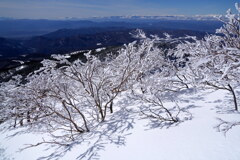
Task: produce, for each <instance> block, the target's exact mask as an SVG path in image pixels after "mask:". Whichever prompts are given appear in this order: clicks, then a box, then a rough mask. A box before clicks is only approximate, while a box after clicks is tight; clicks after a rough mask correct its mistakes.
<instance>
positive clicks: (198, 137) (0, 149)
mask: <svg viewBox="0 0 240 160" xmlns="http://www.w3.org/2000/svg"><path fill="white" fill-rule="evenodd" d="M172 96H174V100H175V101H176V102H177V103H178V105H179V106H180V107H181V108H185V110H188V111H189V113H190V114H183V115H180V119H181V120H182V122H180V123H178V124H177V125H174V126H166V125H165V126H164V125H159V124H158V123H157V122H153V121H150V120H149V119H143V117H142V116H141V114H140V112H139V106H141V105H140V104H139V103H137V102H134V101H132V102H129V101H127V99H126V96H125V95H123V96H122V97H121V98H119V99H118V102H117V103H116V106H117V107H116V108H115V112H114V113H113V114H112V115H110V116H109V117H108V120H106V121H105V122H103V123H101V124H100V125H99V126H98V128H96V130H95V131H92V132H90V133H86V134H85V135H83V136H82V137H79V139H78V140H77V141H76V142H74V144H72V145H70V146H68V147H61V148H58V147H54V146H52V145H49V144H47V145H41V146H38V147H33V148H30V149H26V150H23V151H22V152H18V151H19V149H20V148H23V147H24V144H34V143H37V142H39V141H41V140H42V138H44V139H47V136H46V135H44V134H42V133H32V132H31V133H28V132H27V131H25V132H22V133H21V132H19V131H21V130H22V129H18V130H12V131H1V133H0V155H1V156H0V159H16V160H34V159H44V158H45V159H63V160H69V159H99V160H113V159H114V160H134V159H137V160H146V159H149V160H239V159H240V147H239V142H240V134H239V133H240V127H239V126H236V127H234V128H232V129H231V130H229V131H228V132H227V133H226V135H224V134H223V133H222V132H218V129H217V128H216V126H217V125H218V124H219V123H220V121H219V120H218V119H217V118H222V119H223V120H226V121H240V116H239V113H238V112H234V111H232V110H233V104H232V102H231V95H228V93H227V92H224V91H213V90H205V91H202V90H201V91H196V90H185V91H183V92H182V93H181V94H179V95H172ZM172 98H173V97H168V99H169V102H167V103H165V105H171V104H172V102H171V99H172ZM4 126H5V125H4V124H2V125H1V126H0V127H1V129H3V127H4Z"/></svg>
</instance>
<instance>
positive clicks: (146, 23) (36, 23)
mask: <svg viewBox="0 0 240 160" xmlns="http://www.w3.org/2000/svg"><path fill="white" fill-rule="evenodd" d="M221 25H222V23H221V22H219V21H217V20H216V18H214V17H213V16H194V17H186V16H127V17H123V16H119V17H95V18H91V19H85V20H79V19H72V18H70V19H67V20H31V19H4V18H2V19H0V37H5V38H29V37H32V36H39V35H44V34H47V33H50V32H54V31H56V30H59V29H80V28H92V27H97V28H110V27H117V28H131V29H133V28H155V29H175V30H176V29H181V30H195V31H202V32H214V31H215V29H216V28H219V27H220V26H221Z"/></svg>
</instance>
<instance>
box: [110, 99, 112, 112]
mask: <svg viewBox="0 0 240 160" xmlns="http://www.w3.org/2000/svg"><path fill="white" fill-rule="evenodd" d="M110 113H113V101H112V102H111V103H110Z"/></svg>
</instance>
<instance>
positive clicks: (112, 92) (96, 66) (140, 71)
mask: <svg viewBox="0 0 240 160" xmlns="http://www.w3.org/2000/svg"><path fill="white" fill-rule="evenodd" d="M236 9H237V11H238V13H237V14H233V13H231V12H230V11H228V12H227V15H226V17H225V18H221V20H222V21H223V22H224V25H223V27H222V28H220V29H218V30H217V32H216V34H214V35H207V36H205V37H204V38H203V39H201V40H198V39H196V38H195V37H189V36H187V37H184V38H175V39H174V38H171V36H170V35H168V34H166V38H159V37H157V36H151V38H147V36H146V35H145V34H144V33H143V32H142V31H141V30H137V31H136V32H137V33H138V35H136V36H135V37H138V38H140V40H139V41H135V42H133V43H130V44H128V45H125V46H124V47H123V48H122V49H120V50H119V51H118V53H117V54H111V55H109V56H108V57H106V58H105V59H104V60H103V59H100V58H98V57H97V56H95V55H92V54H91V52H88V53H86V54H85V58H86V61H82V60H80V59H78V60H75V61H74V62H70V61H68V57H66V56H64V55H54V56H53V59H52V60H44V61H42V64H43V67H41V68H40V69H39V70H37V71H35V72H33V73H31V74H30V75H28V76H27V78H25V79H24V78H23V77H21V76H17V77H15V78H14V79H12V80H10V81H9V82H6V83H1V84H0V85H1V86H0V91H1V92H0V100H1V103H0V112H1V114H0V115H1V117H0V122H3V121H8V122H10V126H12V127H17V126H23V125H27V126H29V127H35V126H39V125H41V126H43V128H44V129H45V131H46V132H48V133H50V134H51V135H52V136H53V137H54V138H60V139H62V140H63V141H64V142H65V141H73V140H74V139H75V137H76V136H77V135H79V134H82V133H85V132H89V131H91V129H93V128H94V126H95V125H97V124H99V123H102V122H104V121H106V120H107V117H108V116H110V115H111V113H113V112H114V107H115V104H114V101H115V100H116V98H117V97H119V96H120V95H121V93H123V92H130V91H131V93H132V95H133V96H132V97H133V98H135V99H137V100H140V101H141V102H142V103H144V104H147V107H146V108H145V109H144V110H142V111H141V113H142V114H143V115H144V116H146V117H148V118H153V119H157V120H159V121H160V123H165V122H167V123H168V124H173V123H177V122H179V121H180V118H179V116H178V115H179V113H180V112H182V110H181V109H180V108H179V106H178V105H176V106H174V107H171V108H169V107H167V106H165V105H164V102H163V101H164V100H165V99H164V95H166V93H169V92H179V91H181V90H183V89H188V88H190V87H192V86H211V87H214V88H216V89H224V90H227V91H229V92H230V93H231V94H232V95H233V102H234V106H235V110H238V104H237V95H236V93H235V88H236V87H237V86H238V85H239V70H240V8H239V5H238V4H236ZM162 42H164V43H166V42H168V43H174V44H175V45H176V44H177V45H176V47H174V48H165V49H164V48H160V47H159V44H160V43H162ZM22 79H24V81H22ZM54 142H55V143H57V142H56V141H54ZM43 143H47V142H46V141H44V142H43Z"/></svg>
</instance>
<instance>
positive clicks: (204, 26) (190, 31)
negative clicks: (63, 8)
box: [0, 16, 222, 73]
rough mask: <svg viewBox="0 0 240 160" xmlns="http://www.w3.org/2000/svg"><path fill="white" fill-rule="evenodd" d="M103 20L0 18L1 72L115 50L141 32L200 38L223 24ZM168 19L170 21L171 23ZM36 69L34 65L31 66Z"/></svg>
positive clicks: (191, 21) (159, 19)
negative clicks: (79, 53)
mask: <svg viewBox="0 0 240 160" xmlns="http://www.w3.org/2000/svg"><path fill="white" fill-rule="evenodd" d="M165 18H166V19H163V17H161V18H160V17H156V16H154V17H145V16H144V17H139V16H132V17H105V18H93V19H92V20H90V19H89V20H26V19H25V20H15V19H3V18H2V19H0V73H5V72H6V71H7V72H8V70H9V69H11V68H16V67H19V66H20V65H21V64H20V63H19V60H20V61H24V62H25V63H27V62H28V63H31V64H35V62H36V63H37V64H39V62H40V61H41V60H42V59H43V58H49V57H50V55H51V54H65V53H70V52H74V51H79V50H91V49H96V48H100V47H118V46H121V45H123V44H126V43H129V42H132V41H134V40H135V39H134V38H133V37H132V36H131V35H130V34H129V33H130V32H132V31H134V30H135V29H137V28H139V29H143V30H144V31H145V32H146V34H147V35H148V36H149V35H151V34H156V35H158V36H160V37H162V36H163V33H164V32H167V33H169V34H170V35H173V36H174V37H179V36H185V35H192V36H196V37H198V38H202V37H203V36H204V35H206V34H207V33H213V32H214V31H215V30H216V29H217V28H219V27H220V26H221V25H222V23H221V22H218V21H216V20H213V19H211V20H210V19H209V20H206V19H204V18H201V20H196V19H195V20H192V19H190V18H189V19H183V18H182V19H181V20H180V18H179V17H178V19H176V18H175V17H165ZM170 19H171V20H170ZM34 66H35V65H34Z"/></svg>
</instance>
